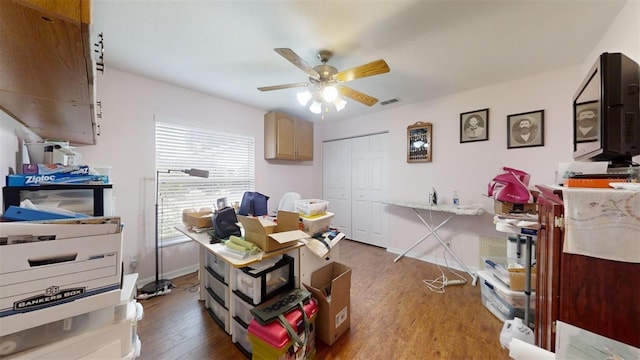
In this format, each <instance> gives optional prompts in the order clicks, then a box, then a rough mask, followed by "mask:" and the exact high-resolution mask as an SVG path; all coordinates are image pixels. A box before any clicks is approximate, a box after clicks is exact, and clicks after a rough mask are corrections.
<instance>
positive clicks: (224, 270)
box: [206, 252, 231, 284]
mask: <svg viewBox="0 0 640 360" xmlns="http://www.w3.org/2000/svg"><path fill="white" fill-rule="evenodd" d="M206 267H207V268H208V269H209V270H211V271H213V272H214V273H215V274H217V275H220V277H219V279H220V280H221V281H222V282H224V283H225V284H229V281H230V277H231V275H230V271H229V264H227V263H226V262H225V261H224V260H222V258H220V257H219V256H217V255H216V254H214V253H212V252H207V259H206Z"/></svg>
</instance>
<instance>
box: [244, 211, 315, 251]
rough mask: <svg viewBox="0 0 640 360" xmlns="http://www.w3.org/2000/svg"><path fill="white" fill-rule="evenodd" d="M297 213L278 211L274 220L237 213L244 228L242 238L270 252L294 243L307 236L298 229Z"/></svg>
mask: <svg viewBox="0 0 640 360" xmlns="http://www.w3.org/2000/svg"><path fill="white" fill-rule="evenodd" d="M299 218H300V217H299V215H298V213H294V212H289V211H278V215H277V217H276V222H275V223H274V222H272V221H268V220H265V219H263V218H257V217H253V216H243V215H238V220H239V221H240V223H241V224H242V227H243V228H244V238H245V240H247V241H250V242H252V243H254V244H256V245H258V247H260V249H262V251H264V252H270V251H274V250H278V249H282V248H286V247H289V246H291V245H294V244H295V242H297V241H298V240H301V239H306V238H308V237H309V235H308V234H307V233H305V232H304V231H302V230H300V225H299Z"/></svg>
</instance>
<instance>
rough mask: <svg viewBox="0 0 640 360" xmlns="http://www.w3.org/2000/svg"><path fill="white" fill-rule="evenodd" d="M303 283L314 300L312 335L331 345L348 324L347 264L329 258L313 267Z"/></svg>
mask: <svg viewBox="0 0 640 360" xmlns="http://www.w3.org/2000/svg"><path fill="white" fill-rule="evenodd" d="M304 286H305V287H306V288H307V290H309V292H311V294H313V297H314V298H315V299H316V300H318V306H319V309H318V315H317V318H316V336H317V337H319V338H320V340H322V341H323V342H324V343H326V344H327V345H333V343H334V342H336V340H338V338H339V337H340V335H342V334H344V333H345V332H346V331H347V330H348V329H349V326H350V324H351V268H350V267H349V266H347V265H343V264H340V263H337V262H332V263H330V264H327V265H325V266H323V267H321V268H320V269H318V270H316V271H314V272H313V273H312V274H311V284H309V285H308V284H304Z"/></svg>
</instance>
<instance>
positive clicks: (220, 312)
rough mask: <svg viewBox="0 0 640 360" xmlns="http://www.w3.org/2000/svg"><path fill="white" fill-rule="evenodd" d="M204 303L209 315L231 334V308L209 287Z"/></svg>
mask: <svg viewBox="0 0 640 360" xmlns="http://www.w3.org/2000/svg"><path fill="white" fill-rule="evenodd" d="M204 304H205V307H206V308H207V311H208V312H209V315H211V317H213V320H215V322H216V323H217V324H218V325H220V327H221V328H222V329H224V331H225V332H226V333H227V334H231V317H230V316H229V310H228V309H227V308H225V307H224V305H222V304H220V302H219V301H218V299H217V296H216V295H215V294H214V293H213V291H211V289H209V288H207V293H206V297H205V302H204Z"/></svg>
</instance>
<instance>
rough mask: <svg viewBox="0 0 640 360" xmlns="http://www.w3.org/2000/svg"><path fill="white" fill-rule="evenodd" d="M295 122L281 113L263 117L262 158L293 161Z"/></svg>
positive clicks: (271, 113) (272, 113)
mask: <svg viewBox="0 0 640 360" xmlns="http://www.w3.org/2000/svg"><path fill="white" fill-rule="evenodd" d="M294 131H295V120H294V119H293V118H291V117H289V116H286V115H285V114H282V113H276V112H268V113H266V114H265V115H264V158H265V159H267V160H272V159H284V160H293V159H294V156H295V139H294V135H295V132H294Z"/></svg>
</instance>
